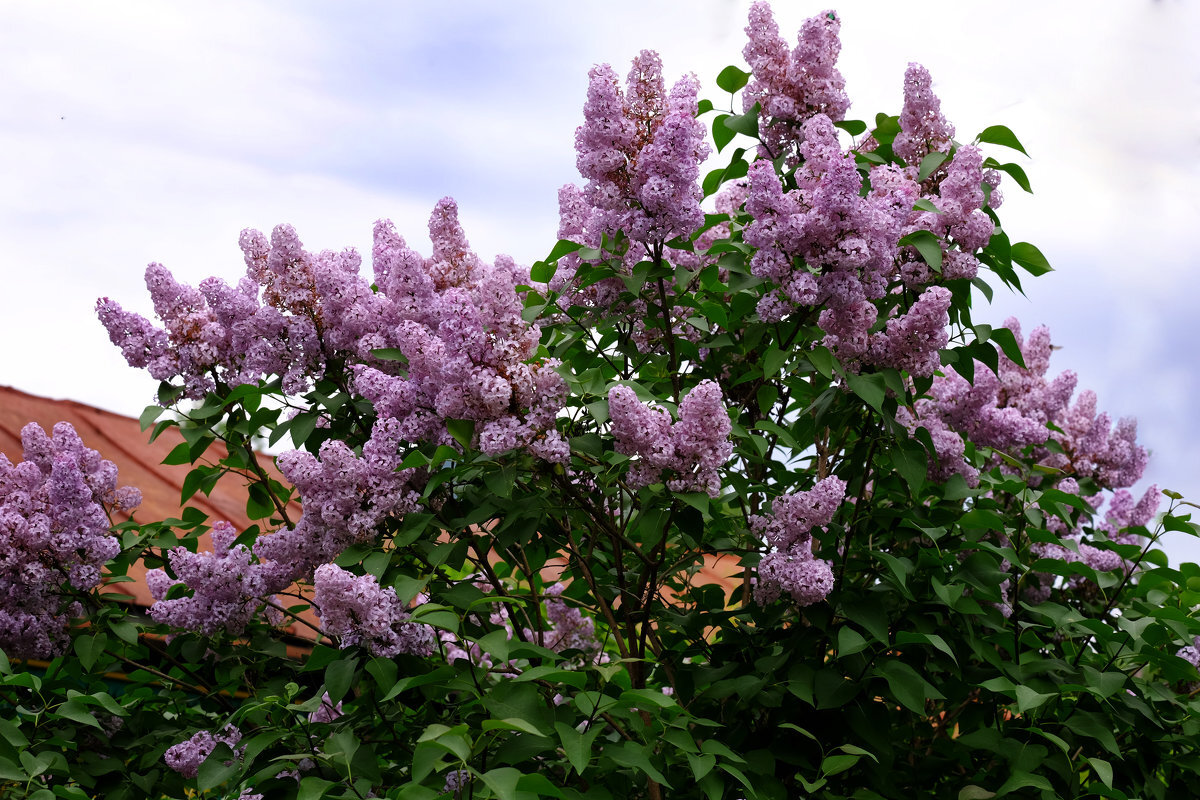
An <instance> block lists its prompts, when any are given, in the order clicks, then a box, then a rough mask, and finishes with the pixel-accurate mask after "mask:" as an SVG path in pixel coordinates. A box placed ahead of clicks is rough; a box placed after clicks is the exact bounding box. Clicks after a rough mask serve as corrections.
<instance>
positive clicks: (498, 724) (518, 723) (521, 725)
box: [482, 631, 542, 736]
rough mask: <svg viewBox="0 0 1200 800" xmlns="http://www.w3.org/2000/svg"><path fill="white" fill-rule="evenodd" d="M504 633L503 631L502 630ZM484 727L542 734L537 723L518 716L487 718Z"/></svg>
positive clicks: (486, 729)
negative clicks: (531, 722) (534, 723)
mask: <svg viewBox="0 0 1200 800" xmlns="http://www.w3.org/2000/svg"><path fill="white" fill-rule="evenodd" d="M501 633H503V631H501ZM482 729H483V730H485V731H520V732H521V733H531V734H533V735H534V736H541V735H542V732H541V731H540V730H538V729H537V727H536V726H535V725H532V724H530V723H528V722H526V721H525V720H523V719H519V718H517V717H509V718H508V719H485V720H484V721H483V725H482Z"/></svg>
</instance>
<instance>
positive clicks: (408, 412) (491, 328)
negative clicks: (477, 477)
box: [354, 200, 569, 462]
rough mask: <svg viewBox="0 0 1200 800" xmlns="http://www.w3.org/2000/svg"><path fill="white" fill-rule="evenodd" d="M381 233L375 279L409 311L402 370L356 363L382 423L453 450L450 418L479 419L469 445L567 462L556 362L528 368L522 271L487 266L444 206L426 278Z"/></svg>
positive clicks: (533, 340) (398, 335) (400, 333)
mask: <svg viewBox="0 0 1200 800" xmlns="http://www.w3.org/2000/svg"><path fill="white" fill-rule="evenodd" d="M378 233H379V232H378V231H377V241H376V264H377V271H378V270H379V267H380V266H382V274H380V275H378V276H377V282H378V283H379V285H380V286H386V287H388V288H386V289H385V291H388V292H394V293H396V295H397V296H398V297H401V298H403V302H404V304H405V306H406V307H407V308H409V309H410V311H411V313H412V314H413V316H411V317H408V318H405V319H403V320H402V321H400V322H399V324H398V325H397V326H396V328H395V329H394V332H393V336H394V342H395V346H396V347H397V348H399V350H400V351H401V352H402V353H403V354H404V357H405V359H406V360H407V365H406V374H405V375H404V376H397V375H393V374H389V372H387V371H385V369H381V368H375V367H371V366H367V365H357V366H356V367H355V381H354V387H355V390H356V391H357V392H359V393H360V394H361V395H362V396H363V397H366V398H367V399H368V400H370V401H371V402H372V403H374V404H375V409H376V412H377V413H378V414H379V417H380V418H381V419H394V420H396V422H397V424H398V426H399V427H398V429H397V432H398V435H399V436H400V437H401V438H402V439H404V440H405V441H410V442H433V443H437V444H453V439H452V438H451V437H450V434H449V433H448V431H447V429H446V420H447V419H464V420H470V421H472V422H474V423H475V444H476V446H478V447H479V449H480V450H482V451H483V452H485V453H488V454H491V455H495V454H499V453H502V452H506V451H508V450H512V449H514V448H518V447H520V448H525V449H526V450H528V451H529V452H531V453H532V454H534V455H535V456H537V457H539V458H543V459H546V460H548V461H553V462H563V461H566V459H567V458H568V456H569V449H568V447H567V444H566V441H565V440H564V439H563V438H562V436H561V435H560V434H559V433H558V431H557V430H556V429H555V417H556V416H557V414H558V411H559V410H560V409H561V408H562V404H563V402H564V400H565V397H566V384H565V382H564V381H563V379H562V377H561V376H560V375H559V374H558V373H557V372H556V371H555V368H556V367H557V366H558V365H557V362H555V361H553V360H543V361H541V362H538V363H529V360H530V358H531V357H532V355H533V352H534V350H535V349H536V347H537V343H538V340H539V337H540V330H539V328H538V326H537V325H536V324H530V323H527V322H525V321H524V319H522V316H521V312H522V310H523V306H522V303H521V299H520V297H519V295H518V294H517V292H516V288H515V287H516V286H517V285H518V283H527V282H528V274H526V273H522V272H521V271H520V270H519V269H518V268H517V266H516V265H515V264H514V263H513V262H512V260H511V259H509V258H507V257H505V256H501V257H499V258H497V260H496V263H495V266H494V267H491V268H487V267H485V266H484V265H483V264H482V263H481V262H480V261H479V259H478V258H477V257H476V256H474V254H472V253H471V250H470V247H469V245H468V244H467V241H466V238H465V236H463V233H462V229H461V228H460V227H459V226H458V221H457V210H456V208H455V206H454V204H453V202H452V201H450V200H443V201H442V202H441V203H439V205H438V210H437V211H436V212H435V213H434V216H433V219H432V220H431V221H430V236H431V237H432V239H433V241H434V254H433V256H432V257H431V259H430V260H429V262H430V263H428V264H427V265H426V267H425V268H424V271H423V272H422V271H419V270H417V269H415V267H416V266H417V263H418V262H417V259H415V258H414V257H413V256H412V254H411V253H409V252H408V251H407V248H406V247H404V245H403V240H399V239H396V240H392V241H387V240H386V237H385V240H384V241H381V240H380V238H379V236H378ZM385 233H386V231H385Z"/></svg>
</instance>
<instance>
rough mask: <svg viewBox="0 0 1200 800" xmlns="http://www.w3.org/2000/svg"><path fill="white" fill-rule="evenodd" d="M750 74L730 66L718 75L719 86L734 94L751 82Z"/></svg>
mask: <svg viewBox="0 0 1200 800" xmlns="http://www.w3.org/2000/svg"><path fill="white" fill-rule="evenodd" d="M750 74H751V73H749V72H743V71H742V70H740V69H738V68H737V67H735V66H733V65H730V66H728V67H726V68H725V69H723V70H721V72H720V74H719V75H717V86H719V87H720V88H722V89H724V90H725V91H727V92H729V93H730V94H733V93H735V92H736V91H737V90H738V89H741V88H742V87H743V86H745V85H746V84H747V83H749V82H750Z"/></svg>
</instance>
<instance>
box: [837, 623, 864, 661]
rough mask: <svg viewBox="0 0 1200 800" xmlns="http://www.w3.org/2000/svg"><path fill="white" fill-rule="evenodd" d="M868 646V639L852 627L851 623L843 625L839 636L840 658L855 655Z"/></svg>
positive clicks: (838, 649) (838, 648)
mask: <svg viewBox="0 0 1200 800" xmlns="http://www.w3.org/2000/svg"><path fill="white" fill-rule="evenodd" d="M866 646H867V639H866V637H864V636H863V635H862V634H861V633H859V632H858V631H856V630H855V629H854V628H851V627H850V626H849V625H843V626H842V627H841V629H840V630H839V631H838V636H837V651H838V658H844V657H846V656H850V655H854V654H855V653H858V652H861V651H862V650H863V649H865V648H866Z"/></svg>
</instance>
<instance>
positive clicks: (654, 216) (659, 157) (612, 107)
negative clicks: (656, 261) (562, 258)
mask: <svg viewBox="0 0 1200 800" xmlns="http://www.w3.org/2000/svg"><path fill="white" fill-rule="evenodd" d="M588 76H589V83H588V99H587V103H586V104H585V105H584V107H583V114H584V123H583V125H581V126H580V127H579V129H578V130H576V132H575V151H576V153H577V158H576V164H577V166H578V168H579V174H580V175H582V176H583V177H584V178H585V179H586V180H587V181H588V183H587V186H586V188H585V189H584V192H583V196H584V199H585V200H586V202H587V204H588V205H590V206H591V209H590V211H589V212H588V221H587V222H586V223H585V227H586V228H587V229H588V230H589V231H591V232H592V233H593V234H594V235H598V234H599V233H609V234H612V233H615V232H616V231H618V230H621V231H624V232H625V233H626V234H628V235H629V237H630V238H631V239H633V240H634V241H637V242H642V243H645V244H651V243H657V244H662V243H663V242H666V241H668V240H670V239H673V238H675V237H676V236H687V235H689V234H691V232H692V231H694V230H696V229H697V228H699V227H700V225H701V224H702V223H703V222H704V212H703V211H701V210H700V197H701V193H700V187H699V185H698V184H697V178H698V177H699V174H700V162H701V161H703V160H704V159H705V158H706V157H707V155H708V152H709V148H708V144H707V143H706V142H705V140H704V134H705V131H704V125H703V124H701V123H700V122H698V121H697V120H696V119H695V116H696V110H697V107H698V104H697V99H696V95H697V92H698V91H699V83H698V82H697V81H696V79H695V77H692V76H685V77H684V78H681V79H680V80H679V81H678V82H676V84H675V85H674V86H673V87H672V88H671V91H670V93H669V94H667V93H666V92H665V87H664V83H663V78H662V62H661V60H660V59H659V57H658V54H657V53H654V52H652V51H649V50H643V51H642V52H641V53H640V54H639V55H638V56H637V57H636V58H635V59H634V60H633V68H632V69H631V71H630V73H629V77H628V80H627V82H626V92H625V93H624V94H623V93H622V92H621V88H620V86H619V84H618V81H617V75H616V72H615V71H614V70H613V68H612V67H610V66H609V65H607V64H602V65H600V66H597V67H594V68H593V69H592V70H591V72H589V73H588Z"/></svg>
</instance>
